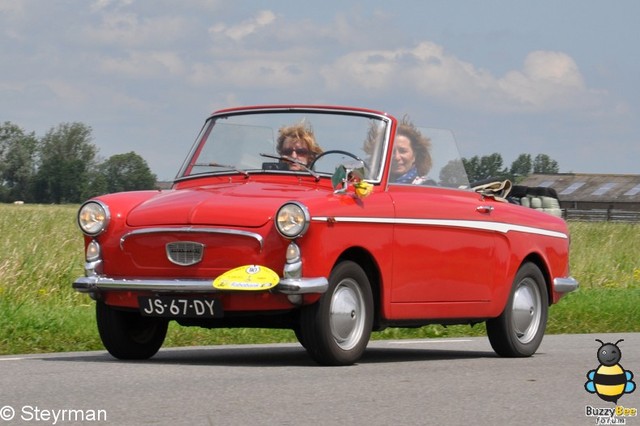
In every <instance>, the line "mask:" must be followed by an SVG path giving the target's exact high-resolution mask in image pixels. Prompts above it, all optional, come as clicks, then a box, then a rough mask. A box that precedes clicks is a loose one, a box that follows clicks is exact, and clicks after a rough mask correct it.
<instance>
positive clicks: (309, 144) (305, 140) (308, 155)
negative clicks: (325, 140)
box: [277, 123, 322, 170]
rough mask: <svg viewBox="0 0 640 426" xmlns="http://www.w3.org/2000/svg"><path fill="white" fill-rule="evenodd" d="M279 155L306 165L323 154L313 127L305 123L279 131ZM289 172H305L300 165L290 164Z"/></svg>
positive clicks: (285, 127) (282, 128)
mask: <svg viewBox="0 0 640 426" xmlns="http://www.w3.org/2000/svg"><path fill="white" fill-rule="evenodd" d="M278 132H279V135H278V141H277V143H278V145H277V149H278V153H279V154H280V155H282V156H286V157H290V158H292V159H294V160H297V161H299V162H301V163H303V164H305V165H309V164H311V162H312V161H313V160H314V159H315V158H316V157H317V156H318V155H319V154H321V153H322V148H320V146H319V145H318V143H317V142H316V138H315V136H314V135H313V130H312V129H311V127H309V126H307V125H306V124H305V123H298V124H293V125H291V126H284V127H281V128H280V130H279V131H278ZM289 170H304V169H303V167H302V166H300V164H296V163H294V162H291V163H289Z"/></svg>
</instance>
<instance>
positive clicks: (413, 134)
mask: <svg viewBox="0 0 640 426" xmlns="http://www.w3.org/2000/svg"><path fill="white" fill-rule="evenodd" d="M403 136H404V140H403ZM403 149H404V150H405V151H404V152H403ZM407 156H408V158H410V159H411V160H410V162H409V164H406V163H405V161H406V158H407ZM389 183H390V184H420V185H430V186H446V187H449V188H468V187H469V180H468V178H467V173H466V171H465V169H464V164H463V163H462V160H461V158H460V154H459V152H458V146H457V144H456V140H455V137H454V135H453V132H451V130H448V129H436V128H432V127H418V126H413V127H409V128H408V129H407V126H406V125H404V123H401V124H399V125H398V129H397V132H396V137H395V141H394V150H393V154H392V157H391V165H390V179H389Z"/></svg>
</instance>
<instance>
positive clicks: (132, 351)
mask: <svg viewBox="0 0 640 426" xmlns="http://www.w3.org/2000/svg"><path fill="white" fill-rule="evenodd" d="M96 321H97V323H98V332H99V333H100V338H101V339H102V343H103V344H104V347H105V348H106V349H107V351H109V353H110V354H111V355H113V356H114V357H116V358H119V359H148V358H151V357H152V356H154V355H155V354H156V352H158V350H159V349H160V347H161V346H162V343H163V342H164V338H165V337H166V335H167V327H168V325H169V322H168V321H167V320H164V319H160V318H149V317H143V316H142V315H140V314H139V313H138V312H133V311H123V310H119V309H116V308H113V307H112V306H109V305H107V304H105V303H104V302H101V301H98V302H96Z"/></svg>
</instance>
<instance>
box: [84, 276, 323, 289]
mask: <svg viewBox="0 0 640 426" xmlns="http://www.w3.org/2000/svg"><path fill="white" fill-rule="evenodd" d="M328 287H329V282H328V281H327V279H326V278H325V277H316V278H281V279H280V282H279V283H278V285H276V286H275V287H274V288H272V289H271V290H270V291H273V292H275V293H282V294H307V293H324V292H326V291H327V288H328ZM73 288H74V289H75V290H77V291H79V292H80V293H92V294H98V293H100V292H101V291H105V290H111V291H113V290H119V291H153V292H180V293H221V292H222V291H221V290H218V289H216V288H214V287H213V279H175V280H170V279H157V280H156V279H127V278H118V279H115V278H108V277H104V276H97V275H94V276H90V277H80V278H78V279H76V280H75V282H74V283H73Z"/></svg>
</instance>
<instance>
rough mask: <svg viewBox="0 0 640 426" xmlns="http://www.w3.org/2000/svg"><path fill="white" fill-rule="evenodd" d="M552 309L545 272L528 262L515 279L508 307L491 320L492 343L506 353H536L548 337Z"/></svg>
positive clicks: (489, 333) (507, 354) (496, 350)
mask: <svg viewBox="0 0 640 426" xmlns="http://www.w3.org/2000/svg"><path fill="white" fill-rule="evenodd" d="M548 312H549V299H548V295H547V286H546V284H545V280H544V276H543V275H542V272H541V271H540V269H539V268H538V267H537V266H536V265H535V264H533V263H530V262H529V263H525V264H523V265H522V266H521V267H520V269H519V270H518V273H517V274H516V277H515V279H514V280H513V286H512V288H511V294H510V295H509V300H508V301H507V305H506V306H505V308H504V311H503V312H502V314H501V315H500V316H499V317H498V318H493V319H490V320H488V321H487V335H488V336H489V342H491V347H492V348H493V350H494V351H495V352H496V353H497V354H498V355H500V356H504V357H527V356H531V355H533V354H534V353H535V352H536V351H537V350H538V347H539V346H540V343H541V342H542V338H543V337H544V332H545V328H546V327H547V316H548Z"/></svg>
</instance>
